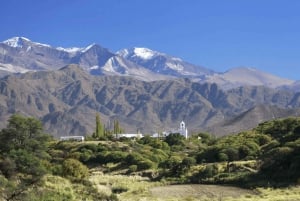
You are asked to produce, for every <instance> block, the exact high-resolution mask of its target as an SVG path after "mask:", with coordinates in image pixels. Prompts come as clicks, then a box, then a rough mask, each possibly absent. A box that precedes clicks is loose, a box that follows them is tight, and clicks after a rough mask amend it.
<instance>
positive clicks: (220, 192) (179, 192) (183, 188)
mask: <svg viewBox="0 0 300 201" xmlns="http://www.w3.org/2000/svg"><path fill="white" fill-rule="evenodd" d="M150 192H151V193H152V195H153V196H155V197H160V198H171V197H177V198H179V197H182V198H184V197H194V198H199V197H207V198H222V197H234V198H237V197H239V196H241V195H244V194H255V192H254V191H251V190H247V189H242V188H238V187H232V186H222V185H202V184H192V185H169V186H160V187H154V188H152V189H150Z"/></svg>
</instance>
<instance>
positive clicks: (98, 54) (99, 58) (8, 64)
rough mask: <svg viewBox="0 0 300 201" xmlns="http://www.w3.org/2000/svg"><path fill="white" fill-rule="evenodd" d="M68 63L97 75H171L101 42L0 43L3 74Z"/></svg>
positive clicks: (20, 40)
mask: <svg viewBox="0 0 300 201" xmlns="http://www.w3.org/2000/svg"><path fill="white" fill-rule="evenodd" d="M68 64H79V65H80V66H81V67H82V68H83V69H84V70H85V71H88V72H90V73H91V74H93V75H124V76H132V77H136V78H138V79H142V80H147V81H150V80H157V79H166V77H169V76H164V75H161V74H159V73H154V72H152V71H150V70H149V69H147V68H145V67H143V66H139V65H138V64H136V63H133V62H131V61H129V60H127V59H126V58H123V57H121V56H118V55H116V54H114V53H112V52H110V51H109V50H108V49H106V48H103V47H101V46H100V45H97V44H91V45H89V46H87V47H71V48H63V47H52V46H50V45H47V44H42V43H38V42H32V41H31V40H29V39H27V38H24V37H13V38H11V39H8V40H5V41H3V42H2V43H0V74H2V75H6V74H8V73H24V72H27V71H38V70H57V69H60V68H61V67H63V66H66V65H68ZM170 77H172V76H170Z"/></svg>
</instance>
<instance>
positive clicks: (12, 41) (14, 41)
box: [3, 36, 51, 48]
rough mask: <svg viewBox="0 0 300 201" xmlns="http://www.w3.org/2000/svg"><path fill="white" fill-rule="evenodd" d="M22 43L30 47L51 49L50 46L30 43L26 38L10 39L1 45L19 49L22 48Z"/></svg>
mask: <svg viewBox="0 0 300 201" xmlns="http://www.w3.org/2000/svg"><path fill="white" fill-rule="evenodd" d="M24 42H25V43H30V44H31V45H32V44H33V45H37V46H44V47H51V46H50V45H47V44H43V43H37V42H32V41H31V40H29V39H28V38H25V37H19V36H17V37H13V38H10V39H7V40H5V41H3V43H5V44H7V45H9V46H11V47H19V48H22V47H23V46H24Z"/></svg>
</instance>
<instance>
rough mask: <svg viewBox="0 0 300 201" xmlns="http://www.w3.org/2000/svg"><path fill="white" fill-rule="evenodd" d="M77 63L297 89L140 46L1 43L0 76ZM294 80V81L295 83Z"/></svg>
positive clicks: (100, 70)
mask: <svg viewBox="0 0 300 201" xmlns="http://www.w3.org/2000/svg"><path fill="white" fill-rule="evenodd" d="M68 64H78V65H80V66H81V67H82V68H83V69H85V71H87V72H89V73H91V74H93V75H99V76H103V75H123V76H132V77H135V78H137V79H140V80H144V81H153V80H166V79H174V78H190V79H193V80H195V81H199V82H202V83H205V82H210V83H217V84H218V85H219V86H221V87H222V88H223V89H225V90H227V89H232V88H236V87H239V86H245V85H248V86H257V85H265V86H267V87H271V88H277V87H278V88H286V89H289V90H296V89H297V86H298V85H296V82H294V81H292V80H288V79H284V78H280V77H278V76H274V75H272V74H269V73H266V72H262V71H260V70H257V69H253V68H252V69H251V70H250V68H233V69H230V70H228V71H226V72H224V73H220V72H215V71H213V70H211V69H208V68H205V67H203V66H199V65H194V64H191V63H189V62H186V61H183V60H182V59H180V58H178V57H173V56H169V55H167V54H165V53H161V52H158V51H155V50H151V49H148V48H143V47H134V48H128V49H122V50H119V51H117V52H116V53H113V52H111V51H109V50H108V49H107V48H103V47H101V46H100V45H98V44H95V43H93V44H90V45H88V46H86V47H81V48H77V47H72V48H63V47H52V46H51V45H47V44H42V43H38V42H32V41H31V40H29V39H28V38H25V37H14V38H11V39H7V40H5V41H3V42H2V43H0V75H1V74H2V76H4V75H7V74H10V73H25V72H28V71H38V70H58V69H59V68H61V67H63V66H65V65H68ZM294 83H295V84H294Z"/></svg>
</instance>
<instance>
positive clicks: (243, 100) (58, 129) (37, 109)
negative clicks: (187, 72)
mask: <svg viewBox="0 0 300 201" xmlns="http://www.w3.org/2000/svg"><path fill="white" fill-rule="evenodd" d="M261 104H264V105H272V106H276V107H278V108H283V109H285V108H295V107H298V106H299V105H300V99H299V98H298V94H297V93H294V92H292V91H279V90H275V89H270V88H266V87H262V86H260V87H240V88H236V89H232V90H228V91H224V90H222V89H221V88H220V87H219V86H218V85H216V84H209V83H205V84H201V83H199V82H192V81H191V80H190V79H187V78H185V79H172V80H159V81H152V82H145V81H141V80H138V79H134V78H132V77H124V76H100V77H99V76H93V75H90V74H88V73H87V72H86V71H85V70H83V69H82V68H81V67H79V66H78V65H68V66H66V67H64V68H61V69H60V70H57V71H38V72H28V73H25V74H21V75H10V76H6V77H4V78H1V79H0V118H1V120H2V121H1V125H0V126H1V127H4V125H5V123H6V122H5V121H6V120H7V118H8V117H9V116H10V115H11V114H13V113H16V112H19V113H22V114H25V115H31V116H35V117H38V118H40V119H41V120H42V121H43V123H44V125H45V128H46V130H47V132H49V133H51V134H52V135H54V136H62V135H75V134H78V135H82V134H91V133H92V132H93V130H94V128H95V115H96V112H100V114H101V119H102V121H103V122H104V123H105V124H106V125H107V126H108V127H110V126H111V122H112V121H113V120H114V119H118V120H119V121H120V124H121V126H122V127H124V128H125V130H126V131H127V132H134V133H135V132H136V131H137V130H140V131H141V132H143V133H154V132H157V131H163V130H168V129H171V128H177V127H178V124H179V122H180V121H182V120H184V121H185V122H186V124H187V127H188V128H189V130H190V131H193V130H197V131H199V130H202V131H204V130H207V129H208V128H209V127H211V126H213V125H217V124H218V123H220V122H223V121H224V120H228V119H232V118H234V117H237V116H238V115H241V114H242V113H245V112H246V111H247V110H249V109H251V108H253V107H255V106H256V105H261ZM258 111H259V110H258ZM278 111H279V112H280V110H278ZM278 116H279V115H278ZM258 120H259V119H257V120H256V119H253V120H252V122H253V123H255V122H256V121H258ZM221 134H227V133H221Z"/></svg>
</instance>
